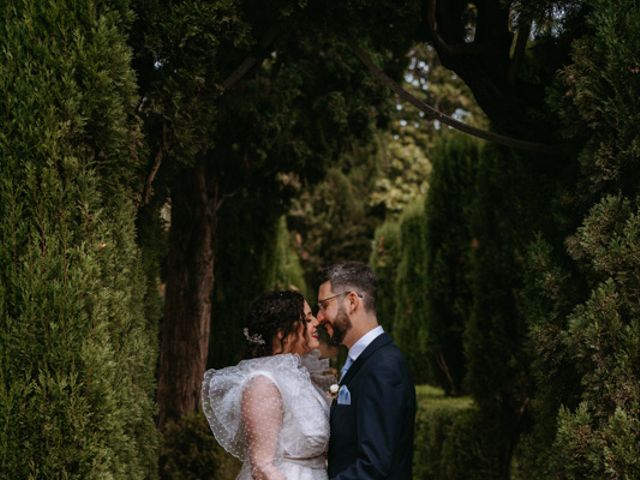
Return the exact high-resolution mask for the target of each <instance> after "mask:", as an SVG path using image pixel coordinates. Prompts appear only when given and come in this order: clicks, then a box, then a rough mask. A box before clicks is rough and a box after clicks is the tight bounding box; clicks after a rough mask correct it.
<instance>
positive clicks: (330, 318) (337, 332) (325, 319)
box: [317, 282, 351, 345]
mask: <svg viewBox="0 0 640 480" xmlns="http://www.w3.org/2000/svg"><path fill="white" fill-rule="evenodd" d="M317 317H318V322H319V323H320V325H321V326H322V327H324V328H325V329H326V331H327V333H328V334H329V340H330V343H331V344H332V345H340V344H341V343H342V342H343V341H344V337H345V335H346V334H347V332H348V331H349V330H350V329H351V319H350V318H349V315H348V314H347V311H346V309H345V307H344V295H340V294H339V292H338V294H336V292H334V291H333V290H332V288H331V282H325V283H323V284H322V285H320V290H318V315H317Z"/></svg>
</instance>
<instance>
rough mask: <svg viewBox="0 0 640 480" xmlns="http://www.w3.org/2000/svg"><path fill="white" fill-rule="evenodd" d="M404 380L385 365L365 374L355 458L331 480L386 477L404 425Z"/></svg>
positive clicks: (396, 370) (397, 370)
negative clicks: (352, 462)
mask: <svg viewBox="0 0 640 480" xmlns="http://www.w3.org/2000/svg"><path fill="white" fill-rule="evenodd" d="M407 388H408V387H407V379H406V378H404V375H403V372H402V369H401V368H399V365H397V364H394V363H391V364H389V363H387V364H386V365H382V366H381V367H379V368H378V367H376V369H374V370H371V371H369V372H367V377H366V379H364V383H363V385H362V386H361V387H360V389H359V391H360V392H361V393H360V398H359V399H358V402H357V411H356V416H357V420H356V428H357V431H358V440H359V445H358V458H357V460H356V462H355V463H354V464H353V465H351V466H350V467H348V468H347V469H345V470H343V471H342V472H340V473H339V474H338V475H337V476H335V477H333V478H332V480H370V479H371V480H373V479H384V478H387V477H388V476H389V473H390V472H391V469H392V467H393V465H392V462H393V456H394V447H396V446H397V445H399V443H400V435H401V427H402V423H403V422H406V417H405V415H406V407H407V403H408V399H407Z"/></svg>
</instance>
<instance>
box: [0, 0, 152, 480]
mask: <svg viewBox="0 0 640 480" xmlns="http://www.w3.org/2000/svg"><path fill="white" fill-rule="evenodd" d="M0 16H1V18H2V20H1V22H0V46H1V48H0V52H1V53H0V56H1V57H2V60H1V61H0V91H1V93H2V98H3V107H2V109H1V110H0V112H1V113H0V117H1V120H0V123H1V124H2V131H1V132H0V265H2V268H1V269H0V352H2V353H1V354H0V378H1V380H0V422H1V423H2V425H3V428H2V429H0V477H2V478H76V479H91V478H114V479H115V478H120V479H129V478H146V477H154V476H155V475H156V474H155V464H156V459H155V456H156V445H157V438H156V434H155V428H154V425H153V417H152V416H153V412H154V407H153V402H152V398H151V395H152V391H153V387H154V382H153V367H154V364H155V361H154V360H155V346H154V344H155V328H154V327H150V326H149V325H148V324H147V322H146V320H145V316H144V305H145V295H146V292H145V286H144V283H145V282H144V278H143V273H142V269H141V263H140V252H139V250H138V248H137V246H136V244H135V229H134V223H133V219H134V216H135V205H134V193H135V191H134V188H133V185H134V184H135V181H136V178H137V177H136V172H137V169H138V167H139V164H138V161H137V156H136V154H135V152H136V148H137V145H138V144H139V142H140V133H139V126H138V123H137V121H136V119H135V116H134V109H135V107H136V103H137V97H136V86H135V77H134V75H133V71H132V69H131V67H130V60H131V54H130V51H129V48H128V47H127V44H126V33H127V25H129V24H130V22H131V15H130V12H129V11H128V6H127V2H124V1H122V2H118V3H116V4H115V5H112V4H110V3H108V2H102V1H91V2H84V3H75V2H64V1H57V2H48V3H46V4H41V3H39V2H27V1H24V2H23V1H16V2H5V4H4V5H3V6H2V11H1V13H0Z"/></svg>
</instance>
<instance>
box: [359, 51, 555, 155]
mask: <svg viewBox="0 0 640 480" xmlns="http://www.w3.org/2000/svg"><path fill="white" fill-rule="evenodd" d="M351 50H352V52H353V53H354V54H355V55H356V56H357V57H358V58H359V59H360V61H361V62H362V63H363V64H364V65H365V66H366V67H367V68H368V69H369V71H370V72H371V73H372V74H373V76H374V77H376V78H377V79H378V80H380V82H382V83H383V84H385V85H386V86H387V87H389V88H390V89H391V90H393V91H394V92H396V94H398V96H399V97H400V98H402V99H403V100H405V101H407V102H409V103H410V104H411V105H413V106H414V107H416V108H418V109H419V110H421V111H423V112H424V113H425V114H426V115H427V117H428V118H430V119H432V120H438V121H440V122H442V123H444V124H445V125H449V126H450V127H452V128H455V129H456V130H459V131H461V132H464V133H466V134H468V135H472V136H474V137H478V138H482V139H483V140H487V141H489V142H494V143H499V144H501V145H506V146H508V147H512V148H517V149H520V150H527V151H531V152H537V153H543V154H545V155H559V154H562V153H564V148H563V146H561V145H545V144H542V143H535V142H528V141H526V140H519V139H517V138H513V137H508V136H506V135H500V134H498V133H494V132H490V131H487V130H482V129H480V128H476V127H472V126H471V125H467V124H466V123H463V122H460V121H458V120H455V119H454V118H451V117H449V116H448V115H445V114H444V113H442V112H440V111H438V110H436V109H435V108H433V107H432V106H430V105H428V104H426V103H424V102H423V101H421V100H418V99H417V98H416V97H414V96H413V95H411V94H410V93H409V92H407V91H406V90H405V89H404V88H402V87H401V86H400V85H398V84H397V83H396V82H395V81H393V80H392V79H391V78H389V77H388V76H387V74H385V73H384V72H383V71H382V70H380V69H379V68H378V67H377V66H375V65H374V64H373V62H372V61H371V59H370V58H369V56H368V55H367V54H366V53H365V52H364V51H363V50H361V49H360V48H359V47H357V46H356V45H355V44H352V45H351Z"/></svg>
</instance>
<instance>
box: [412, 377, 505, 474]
mask: <svg viewBox="0 0 640 480" xmlns="http://www.w3.org/2000/svg"><path fill="white" fill-rule="evenodd" d="M417 394H418V397H417V398H418V412H417V415H416V432H415V450H414V459H413V478H415V479H416V480H463V479H465V480H466V479H472V480H473V479H478V480H481V479H482V480H488V479H493V478H499V456H498V455H499V453H498V450H497V449H495V446H494V442H493V441H492V432H493V428H492V427H491V425H487V424H485V423H483V422H482V420H481V417H480V416H479V415H478V410H477V407H475V405H474V404H473V403H472V401H471V399H470V398H469V397H456V398H450V397H445V396H444V393H443V392H442V390H440V389H438V388H435V387H430V386H427V385H421V386H418V387H417Z"/></svg>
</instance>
